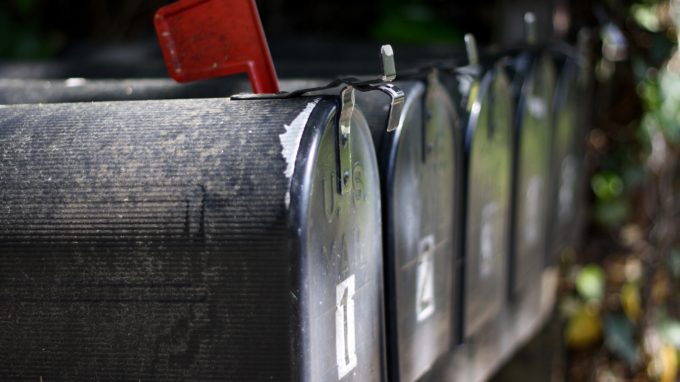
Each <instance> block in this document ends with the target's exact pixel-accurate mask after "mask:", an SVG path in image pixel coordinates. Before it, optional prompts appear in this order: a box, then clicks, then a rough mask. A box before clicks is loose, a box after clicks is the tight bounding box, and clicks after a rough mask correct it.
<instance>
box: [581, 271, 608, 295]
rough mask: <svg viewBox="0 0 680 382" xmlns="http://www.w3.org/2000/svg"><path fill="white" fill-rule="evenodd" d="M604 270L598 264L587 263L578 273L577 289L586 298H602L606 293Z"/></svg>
mask: <svg viewBox="0 0 680 382" xmlns="http://www.w3.org/2000/svg"><path fill="white" fill-rule="evenodd" d="M604 282H605V277H604V271H602V268H601V267H600V266H598V265H594V264H591V265H587V266H585V267H583V269H581V271H580V272H579V273H578V275H576V291H578V293H579V294H580V295H581V297H583V298H584V299H585V300H596V301H600V300H602V296H603V295H604Z"/></svg>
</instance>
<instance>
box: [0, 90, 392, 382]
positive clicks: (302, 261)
mask: <svg viewBox="0 0 680 382" xmlns="http://www.w3.org/2000/svg"><path fill="white" fill-rule="evenodd" d="M349 101H351V97H343V98H342V101H341V100H340V99H339V98H338V97H332V96H321V97H297V98H291V99H271V100H247V101H246V100H239V101H235V100H227V99H204V100H172V101H134V102H101V103H73V104H53V105H19V106H3V107H0V157H2V158H3V159H2V161H0V180H1V182H2V187H1V188H0V199H2V200H3V203H2V207H0V267H1V268H2V277H0V294H2V298H1V299H0V301H1V302H0V304H1V305H2V311H3V314H2V316H1V317H0V338H1V341H2V343H3V346H2V350H0V377H1V378H2V379H3V380H16V379H22V378H30V379H35V380H38V379H44V380H46V381H48V380H74V379H106V380H186V379H191V380H265V379H271V380H295V381H298V380H302V381H321V380H326V381H328V380H338V381H370V380H373V381H380V380H384V378H385V377H384V375H383V369H384V362H383V355H384V348H383V345H382V344H383V342H384V333H383V297H382V296H383V262H382V236H381V207H380V206H381V203H380V188H379V187H380V181H379V176H378V167H377V163H376V160H375V151H374V147H373V144H372V140H371V136H370V132H369V130H368V127H367V124H366V120H365V119H364V117H363V116H362V113H361V111H360V110H359V109H358V108H354V107H350V106H353V105H350V104H348V102H349ZM347 111H350V112H347ZM340 114H342V116H341V117H340V118H338V115H340ZM340 123H343V124H344V125H343V126H345V127H346V128H347V129H348V130H347V131H344V130H343V131H344V133H343V134H344V135H343V138H345V139H343V140H340V139H339V134H340V133H339V131H340V129H339V124H340ZM339 156H342V157H343V158H345V159H349V161H344V162H343V161H338V160H337V158H338V157H339ZM346 164H349V165H348V166H347V167H342V166H345V165H346Z"/></svg>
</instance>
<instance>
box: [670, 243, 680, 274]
mask: <svg viewBox="0 0 680 382" xmlns="http://www.w3.org/2000/svg"><path fill="white" fill-rule="evenodd" d="M667 262H668V269H669V270H670V271H671V275H672V276H673V278H675V279H680V250H678V249H677V248H673V249H672V250H671V254H670V256H668V259H667Z"/></svg>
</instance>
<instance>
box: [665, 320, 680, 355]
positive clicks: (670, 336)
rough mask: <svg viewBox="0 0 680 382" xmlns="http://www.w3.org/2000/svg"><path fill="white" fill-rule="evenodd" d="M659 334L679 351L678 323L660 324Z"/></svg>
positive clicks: (673, 321) (679, 334)
mask: <svg viewBox="0 0 680 382" xmlns="http://www.w3.org/2000/svg"><path fill="white" fill-rule="evenodd" d="M661 334H663V336H664V338H665V339H666V340H667V341H668V342H669V343H670V344H671V345H673V346H675V348H676V349H680V321H675V320H667V321H666V322H664V323H663V324H661Z"/></svg>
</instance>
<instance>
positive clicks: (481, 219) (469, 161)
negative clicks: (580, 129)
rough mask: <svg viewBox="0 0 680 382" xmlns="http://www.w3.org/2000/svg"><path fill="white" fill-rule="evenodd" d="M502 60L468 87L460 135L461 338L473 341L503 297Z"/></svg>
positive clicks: (507, 157) (505, 87)
mask: <svg viewBox="0 0 680 382" xmlns="http://www.w3.org/2000/svg"><path fill="white" fill-rule="evenodd" d="M504 61H505V60H501V61H498V62H497V63H496V64H495V65H493V66H491V67H490V68H489V69H488V70H486V71H484V72H482V75H481V80H479V81H477V80H475V81H473V83H471V84H468V85H467V86H466V87H467V88H468V90H467V94H468V96H467V97H466V98H467V99H468V100H467V101H468V102H467V109H468V112H469V115H468V120H467V126H466V130H465V169H466V173H465V195H464V204H463V205H464V213H465V217H464V228H463V229H464V232H465V234H464V236H463V238H464V243H463V254H464V266H463V269H464V273H463V277H464V280H465V281H464V291H463V305H464V314H463V334H464V337H465V338H468V337H470V336H472V335H474V334H475V333H476V332H477V331H479V330H480V328H482V327H483V325H484V324H486V323H487V322H489V321H490V320H492V319H493V318H494V317H495V316H496V315H498V314H499V313H500V311H501V309H503V306H504V304H505V297H506V295H507V292H506V287H507V260H508V233H509V223H510V196H511V185H512V182H511V165H510V164H511V158H512V157H511V150H512V143H513V141H512V133H513V131H512V122H513V114H514V112H513V102H512V92H511V88H510V84H509V81H508V79H507V76H506V74H505V73H504V72H505V69H504V65H505V63H504Z"/></svg>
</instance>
